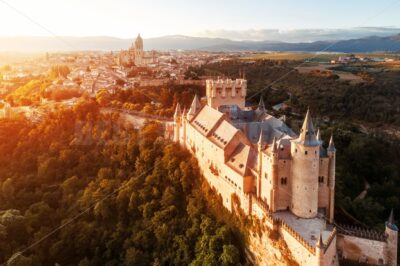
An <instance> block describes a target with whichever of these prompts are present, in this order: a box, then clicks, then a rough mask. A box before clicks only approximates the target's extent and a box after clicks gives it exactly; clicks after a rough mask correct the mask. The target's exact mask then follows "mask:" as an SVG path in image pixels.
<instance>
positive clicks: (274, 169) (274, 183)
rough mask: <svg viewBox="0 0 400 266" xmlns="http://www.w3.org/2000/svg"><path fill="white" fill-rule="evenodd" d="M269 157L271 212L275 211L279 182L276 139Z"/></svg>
mask: <svg viewBox="0 0 400 266" xmlns="http://www.w3.org/2000/svg"><path fill="white" fill-rule="evenodd" d="M271 156H272V162H271V166H272V167H271V179H272V189H271V195H270V202H271V204H270V206H271V210H272V211H273V212H274V211H277V197H278V180H279V169H278V162H279V158H278V147H277V144H276V138H275V137H274V140H273V141H272V145H271Z"/></svg>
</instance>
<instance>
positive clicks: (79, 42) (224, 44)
mask: <svg viewBox="0 0 400 266" xmlns="http://www.w3.org/2000/svg"><path fill="white" fill-rule="evenodd" d="M132 42H133V39H122V38H117V37H109V36H87V37H71V36H65V37H30V36H13V37H0V51H3V52H4V51H24V52H46V51H88V50H101V51H117V50H121V49H127V48H128V47H130V46H131V45H132ZM144 44H145V48H146V49H147V50H204V51H212V52H219V51H222V52H232V51H287V52H289V51H303V52H319V51H327V52H374V51H391V52H395V51H400V34H396V35H391V36H386V37H379V36H369V37H364V38H358V39H348V40H339V41H334V40H332V41H314V42H297V43H291V42H281V41H269V40H265V41H252V40H245V41H237V40H230V39H226V38H210V37H192V36H187V35H166V36H161V37H154V38H147V39H144Z"/></svg>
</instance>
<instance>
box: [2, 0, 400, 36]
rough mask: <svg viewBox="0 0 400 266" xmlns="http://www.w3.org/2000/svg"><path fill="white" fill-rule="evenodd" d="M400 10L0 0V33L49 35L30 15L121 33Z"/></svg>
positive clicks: (395, 5) (374, 18)
mask: <svg viewBox="0 0 400 266" xmlns="http://www.w3.org/2000/svg"><path fill="white" fill-rule="evenodd" d="M6 3H8V4H9V5H11V6H13V7H14V8H15V9H16V10H18V11H16V10H14V9H13V8H10V7H9V6H7V4H6ZM399 10H400V0H398V1H393V0H379V1H378V0H334V1H333V0H329V1H327V0H323V1H321V0H301V1H299V0H292V1H288V0H279V1H277V0H229V1H228V0H143V1H142V0H0V25H1V26H0V36H4V35H6V36H15V35H35V36H38V35H39V36H50V35H51V34H50V33H48V32H47V31H46V30H44V29H43V28H41V27H40V26H38V25H36V24H35V23H33V22H32V21H34V22H36V23H38V24H40V25H42V26H43V27H44V28H46V29H48V30H49V31H51V32H53V33H54V34H56V35H59V36H94V35H107V36H115V37H123V38H131V37H134V36H136V35H137V33H138V32H141V33H142V35H143V36H144V37H154V36H160V35H168V34H187V35H197V36H204V35H207V34H210V35H214V37H215V35H216V36H218V34H219V33H218V32H221V31H229V32H230V33H232V32H233V33H234V32H235V31H238V32H243V31H246V30H252V31H253V32H258V31H260V30H262V29H279V30H283V31H288V30H289V31H290V30H293V29H310V28H311V29H315V28H318V29H326V28H327V29H338V28H341V29H342V28H352V27H359V26H365V27H366V26H374V27H400V16H399V14H398V13H399ZM21 13H23V14H25V15H26V16H27V17H29V18H27V17H24V15H22V14H21ZM30 20H32V21H30ZM255 39H257V38H255Z"/></svg>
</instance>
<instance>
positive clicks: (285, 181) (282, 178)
mask: <svg viewBox="0 0 400 266" xmlns="http://www.w3.org/2000/svg"><path fill="white" fill-rule="evenodd" d="M286 184H287V177H281V185H286Z"/></svg>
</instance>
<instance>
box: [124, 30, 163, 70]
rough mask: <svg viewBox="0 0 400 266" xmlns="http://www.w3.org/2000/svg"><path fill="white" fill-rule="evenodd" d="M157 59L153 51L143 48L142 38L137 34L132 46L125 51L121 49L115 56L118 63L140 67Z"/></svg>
mask: <svg viewBox="0 0 400 266" xmlns="http://www.w3.org/2000/svg"><path fill="white" fill-rule="evenodd" d="M156 61H157V60H156V58H155V53H154V52H150V53H146V52H145V51H144V49H143V39H142V37H141V36H140V34H138V36H137V38H136V40H135V41H134V42H133V43H132V46H131V47H130V48H129V49H128V50H125V51H121V52H120V53H119V55H118V57H117V64H118V65H131V64H134V65H135V66H138V67H141V66H146V65H148V64H153V63H155V62H156Z"/></svg>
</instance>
